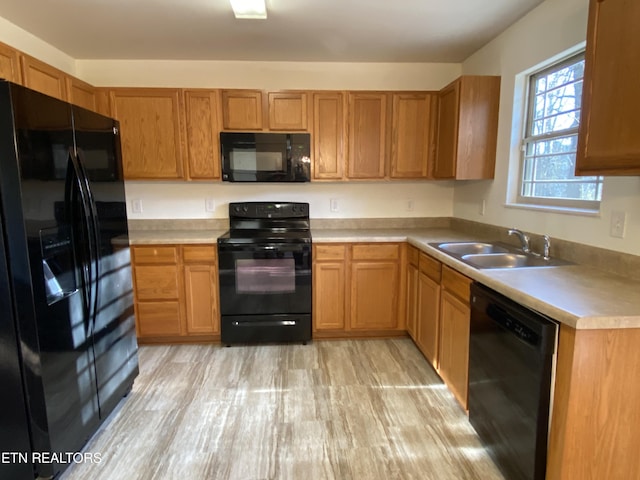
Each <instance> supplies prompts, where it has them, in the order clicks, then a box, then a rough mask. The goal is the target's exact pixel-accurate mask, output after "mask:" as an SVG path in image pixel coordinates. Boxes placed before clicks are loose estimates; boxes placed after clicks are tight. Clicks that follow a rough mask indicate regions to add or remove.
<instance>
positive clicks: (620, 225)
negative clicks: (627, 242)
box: [609, 211, 627, 238]
mask: <svg viewBox="0 0 640 480" xmlns="http://www.w3.org/2000/svg"><path fill="white" fill-rule="evenodd" d="M626 226H627V212H620V211H617V212H611V230H610V231H609V235H611V236H612V237H617V238H624V231H625V228H626Z"/></svg>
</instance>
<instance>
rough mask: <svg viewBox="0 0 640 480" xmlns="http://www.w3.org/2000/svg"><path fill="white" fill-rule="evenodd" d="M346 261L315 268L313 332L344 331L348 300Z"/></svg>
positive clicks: (321, 264) (322, 264)
mask: <svg viewBox="0 0 640 480" xmlns="http://www.w3.org/2000/svg"><path fill="white" fill-rule="evenodd" d="M345 282H346V268H345V263H344V261H336V262H317V263H315V264H314V266H313V330H314V331H320V330H344V328H345V300H346V298H345V297H346V285H345Z"/></svg>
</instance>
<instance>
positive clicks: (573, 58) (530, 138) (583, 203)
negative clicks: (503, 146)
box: [515, 49, 603, 211]
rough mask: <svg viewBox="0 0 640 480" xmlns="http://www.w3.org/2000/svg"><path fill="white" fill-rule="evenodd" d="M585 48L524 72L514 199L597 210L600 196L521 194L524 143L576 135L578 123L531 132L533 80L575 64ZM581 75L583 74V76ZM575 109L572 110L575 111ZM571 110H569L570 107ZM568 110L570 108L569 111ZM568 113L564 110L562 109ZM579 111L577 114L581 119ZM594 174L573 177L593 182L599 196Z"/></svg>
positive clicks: (600, 181) (599, 184) (599, 179)
mask: <svg viewBox="0 0 640 480" xmlns="http://www.w3.org/2000/svg"><path fill="white" fill-rule="evenodd" d="M584 58H585V51H584V49H581V50H579V51H577V52H573V53H572V54H571V55H569V56H567V57H564V58H563V59H560V60H555V61H553V62H549V63H547V64H546V65H545V66H543V67H542V68H539V69H536V70H535V71H532V72H530V73H529V74H527V76H526V78H525V93H526V95H525V96H524V98H525V102H524V108H523V126H522V128H523V131H522V133H521V135H520V145H519V146H520V149H519V150H520V153H519V159H518V185H517V192H516V196H515V197H516V198H515V200H516V203H517V204H520V205H525V206H526V205H531V206H537V207H552V208H560V209H563V208H564V209H575V210H583V211H599V210H600V204H601V201H602V200H581V199H570V198H558V197H536V196H529V195H524V194H523V192H524V189H525V184H526V183H527V180H525V168H526V165H525V161H526V158H527V146H528V145H529V144H531V143H532V142H535V141H540V140H546V139H554V138H563V137H570V136H572V135H576V136H577V135H578V130H579V126H576V127H571V128H567V129H564V130H561V131H558V132H548V133H544V134H541V135H531V134H530V133H531V130H532V128H533V127H532V125H533V121H534V115H535V108H534V106H535V97H536V90H535V87H534V85H535V82H536V81H537V79H538V78H540V77H543V76H546V75H548V74H549V73H551V72H553V71H557V70H561V69H562V68H564V67H566V66H568V65H571V64H574V63H576V62H578V61H580V60H584ZM583 78H584V77H583ZM576 110H577V109H574V110H572V111H576ZM570 111H571V110H570ZM570 111H569V112H570ZM563 113H567V112H563ZM580 113H582V105H580ZM580 117H581V115H580V116H579V119H580ZM592 177H595V178H596V180H595V181H589V180H587V178H590V177H585V179H584V180H582V179H580V180H576V181H575V182H576V183H595V184H596V188H597V189H598V190H599V191H600V194H601V195H600V196H601V197H602V189H603V177H602V176H595V175H594V176H592Z"/></svg>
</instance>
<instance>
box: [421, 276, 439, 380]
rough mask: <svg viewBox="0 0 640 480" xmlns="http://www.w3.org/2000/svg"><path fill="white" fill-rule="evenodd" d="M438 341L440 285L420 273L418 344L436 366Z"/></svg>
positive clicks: (434, 366)
mask: <svg viewBox="0 0 640 480" xmlns="http://www.w3.org/2000/svg"><path fill="white" fill-rule="evenodd" d="M439 341H440V285H439V284H438V283H436V282H434V281H433V280H432V279H430V278H429V277H428V276H427V275H425V274H424V273H421V274H420V276H419V280H418V346H419V347H420V350H422V353H423V354H424V356H425V357H426V358H427V360H429V362H430V363H431V365H433V368H435V369H437V368H438V345H439Z"/></svg>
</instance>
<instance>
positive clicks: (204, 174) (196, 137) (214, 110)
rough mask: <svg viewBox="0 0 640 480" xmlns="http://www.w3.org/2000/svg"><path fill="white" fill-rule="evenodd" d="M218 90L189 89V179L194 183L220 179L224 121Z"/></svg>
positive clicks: (186, 106)
mask: <svg viewBox="0 0 640 480" xmlns="http://www.w3.org/2000/svg"><path fill="white" fill-rule="evenodd" d="M218 98H219V97H218V91H217V90H185V92H184V105H185V116H186V125H187V176H188V178H190V179H193V180H206V179H211V180H217V179H219V178H220V135H219V131H220V121H219V119H218V115H219V114H218V111H219V108H218V107H219V104H220V102H219V99H218Z"/></svg>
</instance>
